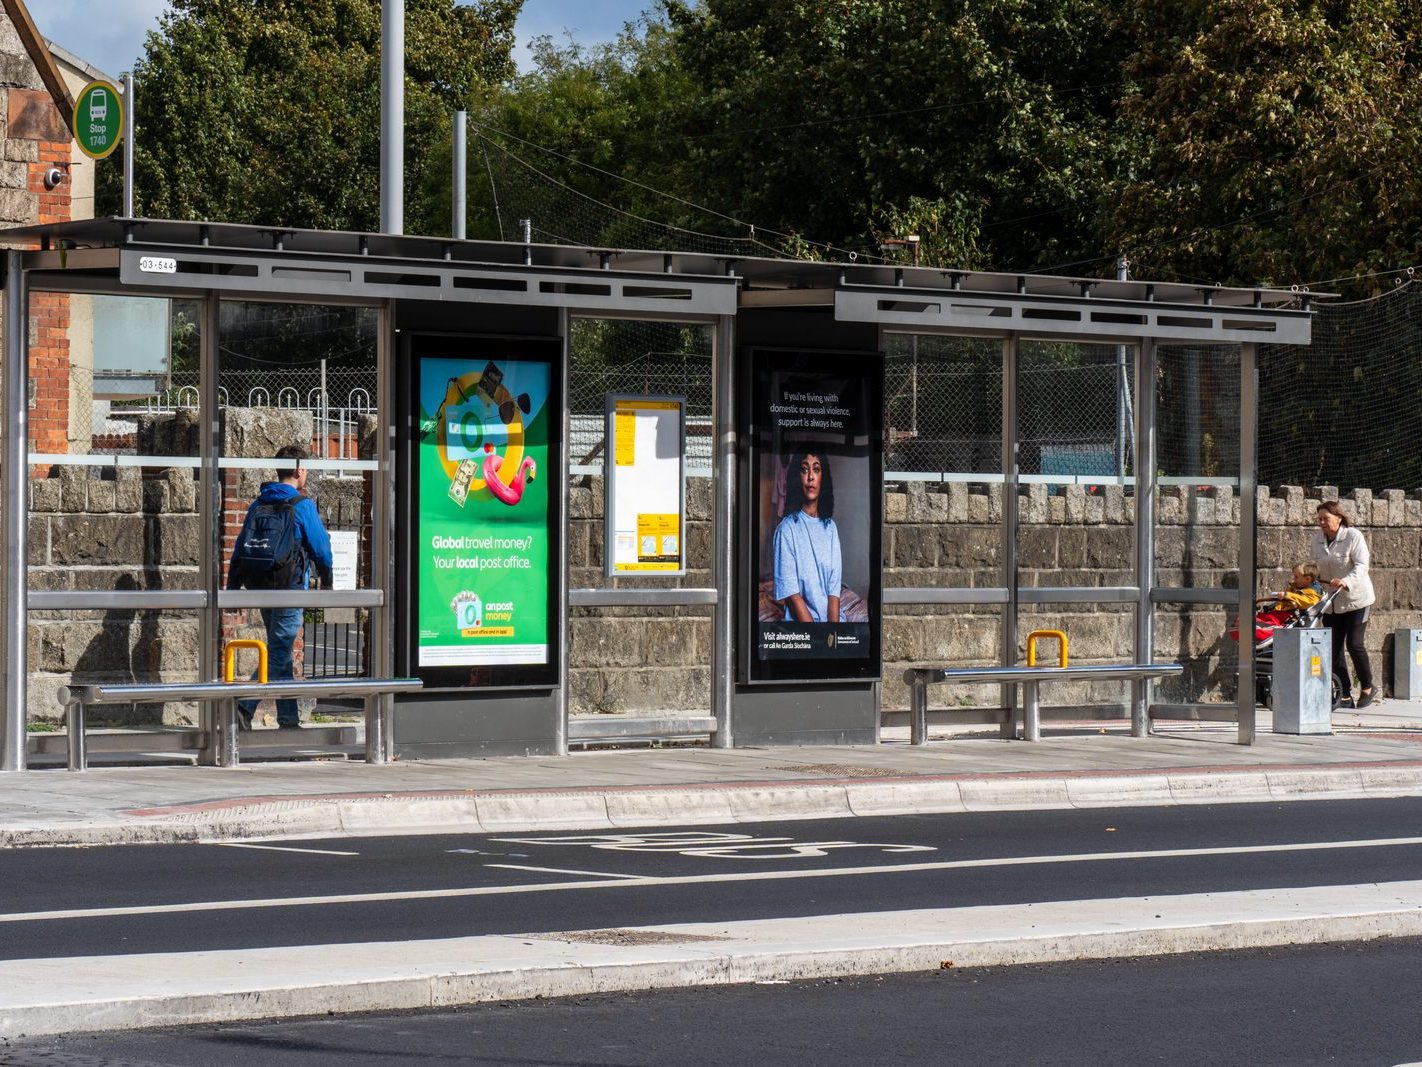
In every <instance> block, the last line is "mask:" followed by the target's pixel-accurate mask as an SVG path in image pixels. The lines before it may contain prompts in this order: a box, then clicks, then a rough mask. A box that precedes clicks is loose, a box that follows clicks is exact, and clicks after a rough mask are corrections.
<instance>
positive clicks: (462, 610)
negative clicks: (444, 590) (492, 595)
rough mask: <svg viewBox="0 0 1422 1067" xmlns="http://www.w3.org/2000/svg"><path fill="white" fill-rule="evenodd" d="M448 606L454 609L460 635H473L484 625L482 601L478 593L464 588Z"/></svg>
mask: <svg viewBox="0 0 1422 1067" xmlns="http://www.w3.org/2000/svg"><path fill="white" fill-rule="evenodd" d="M450 607H451V608H452V609H453V610H454V618H455V621H456V624H457V625H458V626H459V635H460V636H461V637H473V636H474V635H475V634H476V633H478V632H479V629H480V627H482V626H483V625H484V602H483V601H482V600H481V599H480V598H479V594H478V593H473V592H470V591H469V590H467V589H466V590H464V592H462V593H460V594H459V595H458V596H456V597H455V598H454V601H453V603H451V604H450Z"/></svg>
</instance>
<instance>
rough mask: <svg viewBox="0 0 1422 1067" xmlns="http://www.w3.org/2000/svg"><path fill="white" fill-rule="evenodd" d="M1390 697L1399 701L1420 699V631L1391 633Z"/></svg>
mask: <svg viewBox="0 0 1422 1067" xmlns="http://www.w3.org/2000/svg"><path fill="white" fill-rule="evenodd" d="M1392 695H1393V696H1395V697H1397V698H1398V699H1399V700H1411V699H1413V698H1414V697H1422V630H1395V631H1393V635H1392Z"/></svg>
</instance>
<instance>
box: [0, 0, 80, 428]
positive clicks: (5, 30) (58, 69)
mask: <svg viewBox="0 0 1422 1067" xmlns="http://www.w3.org/2000/svg"><path fill="white" fill-rule="evenodd" d="M99 77H103V75H102V74H100V72H99V71H97V70H95V69H94V68H93V67H92V66H90V65H89V64H87V63H85V62H84V61H83V60H81V59H79V58H78V57H77V56H74V55H71V54H70V53H68V52H66V51H65V50H64V49H62V48H60V47H58V46H56V45H52V44H51V43H50V42H48V41H46V40H45V39H44V38H43V37H41V36H40V34H39V31H38V30H37V29H36V28H35V24H34V20H33V19H32V18H31V17H30V14H29V11H28V10H27V9H26V7H25V4H24V0H0V118H3V120H4V129H3V135H4V136H3V144H0V225H4V226H28V225H33V224H35V223H49V222H65V221H68V220H71V219H78V218H92V217H93V214H94V163H93V161H92V160H90V159H89V158H88V157H86V156H84V155H83V154H82V153H81V152H80V151H79V149H78V147H77V146H76V145H75V144H74V142H73V139H72V134H71V132H70V117H71V115H72V113H73V108H74V97H75V94H76V93H77V92H78V91H79V90H80V89H81V88H82V87H83V86H84V85H85V84H86V83H87V82H89V81H91V80H93V79H95V78H99ZM56 179H57V180H56ZM82 312H83V309H76V308H75V307H73V306H72V302H71V298H69V297H66V296H63V295H58V294H50V293H36V294H34V295H33V297H32V299H31V302H30V332H29V343H30V363H29V365H30V378H31V382H30V389H31V393H30V434H31V447H32V448H33V449H34V450H35V451H37V452H61V453H62V452H70V451H88V441H87V430H88V423H89V418H88V405H89V400H90V386H89V382H90V379H91V378H92V373H90V372H88V371H87V370H86V366H87V363H88V361H89V359H90V358H91V352H92V340H91V339H92V336H93V332H92V323H90V322H86V321H82V320H84V319H85V318H86V315H85V314H83V313H82ZM86 342H87V343H86ZM76 415H77V416H78V417H76ZM78 427H82V429H83V431H84V432H83V434H82V435H81V434H79V433H78V432H77V428H78ZM81 437H82V439H81Z"/></svg>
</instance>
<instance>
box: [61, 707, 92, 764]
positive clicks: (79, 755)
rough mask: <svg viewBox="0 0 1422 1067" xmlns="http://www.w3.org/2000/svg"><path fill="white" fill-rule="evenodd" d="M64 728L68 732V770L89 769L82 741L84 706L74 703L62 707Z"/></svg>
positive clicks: (87, 754) (86, 753)
mask: <svg viewBox="0 0 1422 1067" xmlns="http://www.w3.org/2000/svg"><path fill="white" fill-rule="evenodd" d="M64 728H65V729H66V730H67V731H68V732H69V738H68V740H69V769H70V770H71V771H83V770H88V768H89V750H88V746H87V745H86V744H85V739H84V705H83V704H81V703H79V701H77V700H76V701H74V702H72V703H70V704H66V705H64Z"/></svg>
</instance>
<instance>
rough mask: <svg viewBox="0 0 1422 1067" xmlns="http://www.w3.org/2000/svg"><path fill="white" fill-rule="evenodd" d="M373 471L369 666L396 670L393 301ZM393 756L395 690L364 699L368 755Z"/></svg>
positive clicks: (381, 366) (382, 354)
mask: <svg viewBox="0 0 1422 1067" xmlns="http://www.w3.org/2000/svg"><path fill="white" fill-rule="evenodd" d="M376 331H377V333H376V343H375V380H376V382H377V385H376V400H375V410H376V420H375V423H376V426H375V455H374V456H373V457H371V458H373V459H374V460H375V461H376V468H375V477H374V480H373V485H372V490H371V491H372V493H373V499H372V501H371V509H370V514H371V525H370V540H371V550H370V584H371V586H372V587H373V588H376V589H379V590H380V591H381V592H382V593H383V594H384V599H383V600H382V602H381V604H380V606H379V607H377V608H372V609H371V612H370V672H371V674H372V675H374V676H375V677H378V678H390V677H392V676H393V675H394V673H395V305H394V303H393V302H392V301H388V300H387V301H385V302H384V303H383V304H381V305H380V311H379V315H378V320H377V325H376ZM394 758H395V694H394V693H380V694H377V695H376V696H370V697H366V699H365V761H366V762H367V763H389V762H391V761H392V760H394Z"/></svg>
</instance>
